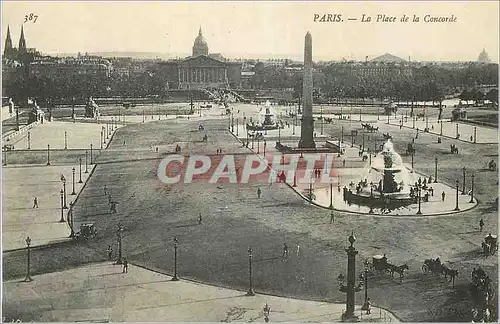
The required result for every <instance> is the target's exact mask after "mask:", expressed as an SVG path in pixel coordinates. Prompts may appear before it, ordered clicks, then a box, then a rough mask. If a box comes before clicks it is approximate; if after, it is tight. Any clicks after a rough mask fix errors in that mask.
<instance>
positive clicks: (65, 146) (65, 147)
mask: <svg viewBox="0 0 500 324" xmlns="http://www.w3.org/2000/svg"><path fill="white" fill-rule="evenodd" d="M64 149H65V150H67V149H68V133H67V132H66V131H64Z"/></svg>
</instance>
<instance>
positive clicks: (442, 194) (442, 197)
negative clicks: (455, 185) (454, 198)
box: [441, 191, 446, 201]
mask: <svg viewBox="0 0 500 324" xmlns="http://www.w3.org/2000/svg"><path fill="white" fill-rule="evenodd" d="M445 197H446V194H445V193H444V191H443V192H442V193H441V199H442V200H443V201H444V198H445Z"/></svg>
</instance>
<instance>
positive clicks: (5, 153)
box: [3, 147, 7, 166]
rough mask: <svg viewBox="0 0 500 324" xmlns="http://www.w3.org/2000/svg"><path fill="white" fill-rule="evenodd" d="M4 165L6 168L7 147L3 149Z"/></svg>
mask: <svg viewBox="0 0 500 324" xmlns="http://www.w3.org/2000/svg"><path fill="white" fill-rule="evenodd" d="M3 165H4V166H6V165H7V148H6V147H4V148H3Z"/></svg>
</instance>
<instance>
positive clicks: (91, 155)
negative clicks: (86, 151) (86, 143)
mask: <svg viewBox="0 0 500 324" xmlns="http://www.w3.org/2000/svg"><path fill="white" fill-rule="evenodd" d="M93 162H94V161H93V154H92V144H90V165H92V164H93Z"/></svg>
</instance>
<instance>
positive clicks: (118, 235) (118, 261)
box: [116, 224, 123, 264]
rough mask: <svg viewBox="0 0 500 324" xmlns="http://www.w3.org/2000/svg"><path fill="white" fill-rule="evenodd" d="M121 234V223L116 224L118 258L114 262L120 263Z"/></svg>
mask: <svg viewBox="0 0 500 324" xmlns="http://www.w3.org/2000/svg"><path fill="white" fill-rule="evenodd" d="M122 235H123V227H122V224H118V230H117V231H116V236H117V239H118V260H116V264H122V252H123V251H122Z"/></svg>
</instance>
